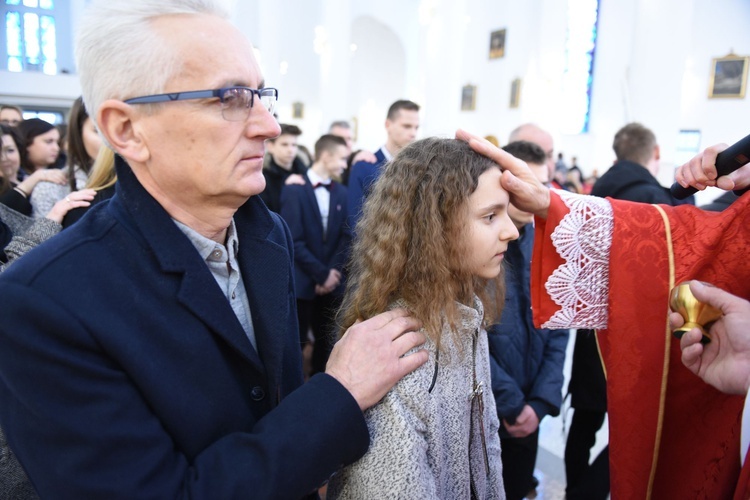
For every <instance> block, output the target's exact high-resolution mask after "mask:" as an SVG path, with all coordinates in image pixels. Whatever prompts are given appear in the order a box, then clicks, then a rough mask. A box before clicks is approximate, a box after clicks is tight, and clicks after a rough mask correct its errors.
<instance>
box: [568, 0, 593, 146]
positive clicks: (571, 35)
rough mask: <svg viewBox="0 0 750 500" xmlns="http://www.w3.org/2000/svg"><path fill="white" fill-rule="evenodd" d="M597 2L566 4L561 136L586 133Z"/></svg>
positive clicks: (582, 0) (571, 1)
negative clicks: (566, 28) (566, 22)
mask: <svg viewBox="0 0 750 500" xmlns="http://www.w3.org/2000/svg"><path fill="white" fill-rule="evenodd" d="M598 13H599V1H598V0H569V3H568V19H567V21H568V33H567V37H566V41H565V72H564V74H563V82H562V92H563V99H562V101H563V104H562V116H563V126H562V129H563V130H562V132H563V133H567V134H579V133H585V132H588V129H589V114H590V111H591V86H592V83H593V69H594V54H595V51H596V37H597V29H596V25H597V21H598Z"/></svg>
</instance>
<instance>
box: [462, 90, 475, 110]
mask: <svg viewBox="0 0 750 500" xmlns="http://www.w3.org/2000/svg"><path fill="white" fill-rule="evenodd" d="M476 105H477V86H476V85H464V86H463V87H462V88H461V111H474V109H476Z"/></svg>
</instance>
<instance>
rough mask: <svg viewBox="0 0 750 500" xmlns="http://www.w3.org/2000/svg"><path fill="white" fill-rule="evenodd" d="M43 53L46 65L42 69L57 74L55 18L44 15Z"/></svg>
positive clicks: (42, 21) (42, 19) (42, 22)
mask: <svg viewBox="0 0 750 500" xmlns="http://www.w3.org/2000/svg"><path fill="white" fill-rule="evenodd" d="M41 28H42V54H43V55H44V65H43V67H42V71H43V72H44V73H46V74H48V75H56V74H57V44H56V42H55V18H54V17H50V16H42V18H41Z"/></svg>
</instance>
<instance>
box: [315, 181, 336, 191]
mask: <svg viewBox="0 0 750 500" xmlns="http://www.w3.org/2000/svg"><path fill="white" fill-rule="evenodd" d="M331 184H332V183H331V182H329V183H328V184H325V183H323V182H316V183H315V184H313V189H314V190H315V189H318V188H326V189H327V190H329V191H330V190H331Z"/></svg>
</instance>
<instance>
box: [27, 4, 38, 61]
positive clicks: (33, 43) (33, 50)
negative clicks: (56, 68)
mask: <svg viewBox="0 0 750 500" xmlns="http://www.w3.org/2000/svg"><path fill="white" fill-rule="evenodd" d="M23 42H24V46H25V47H26V62H27V63H28V64H39V16H37V15H36V14H30V13H26V14H24V15H23Z"/></svg>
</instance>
